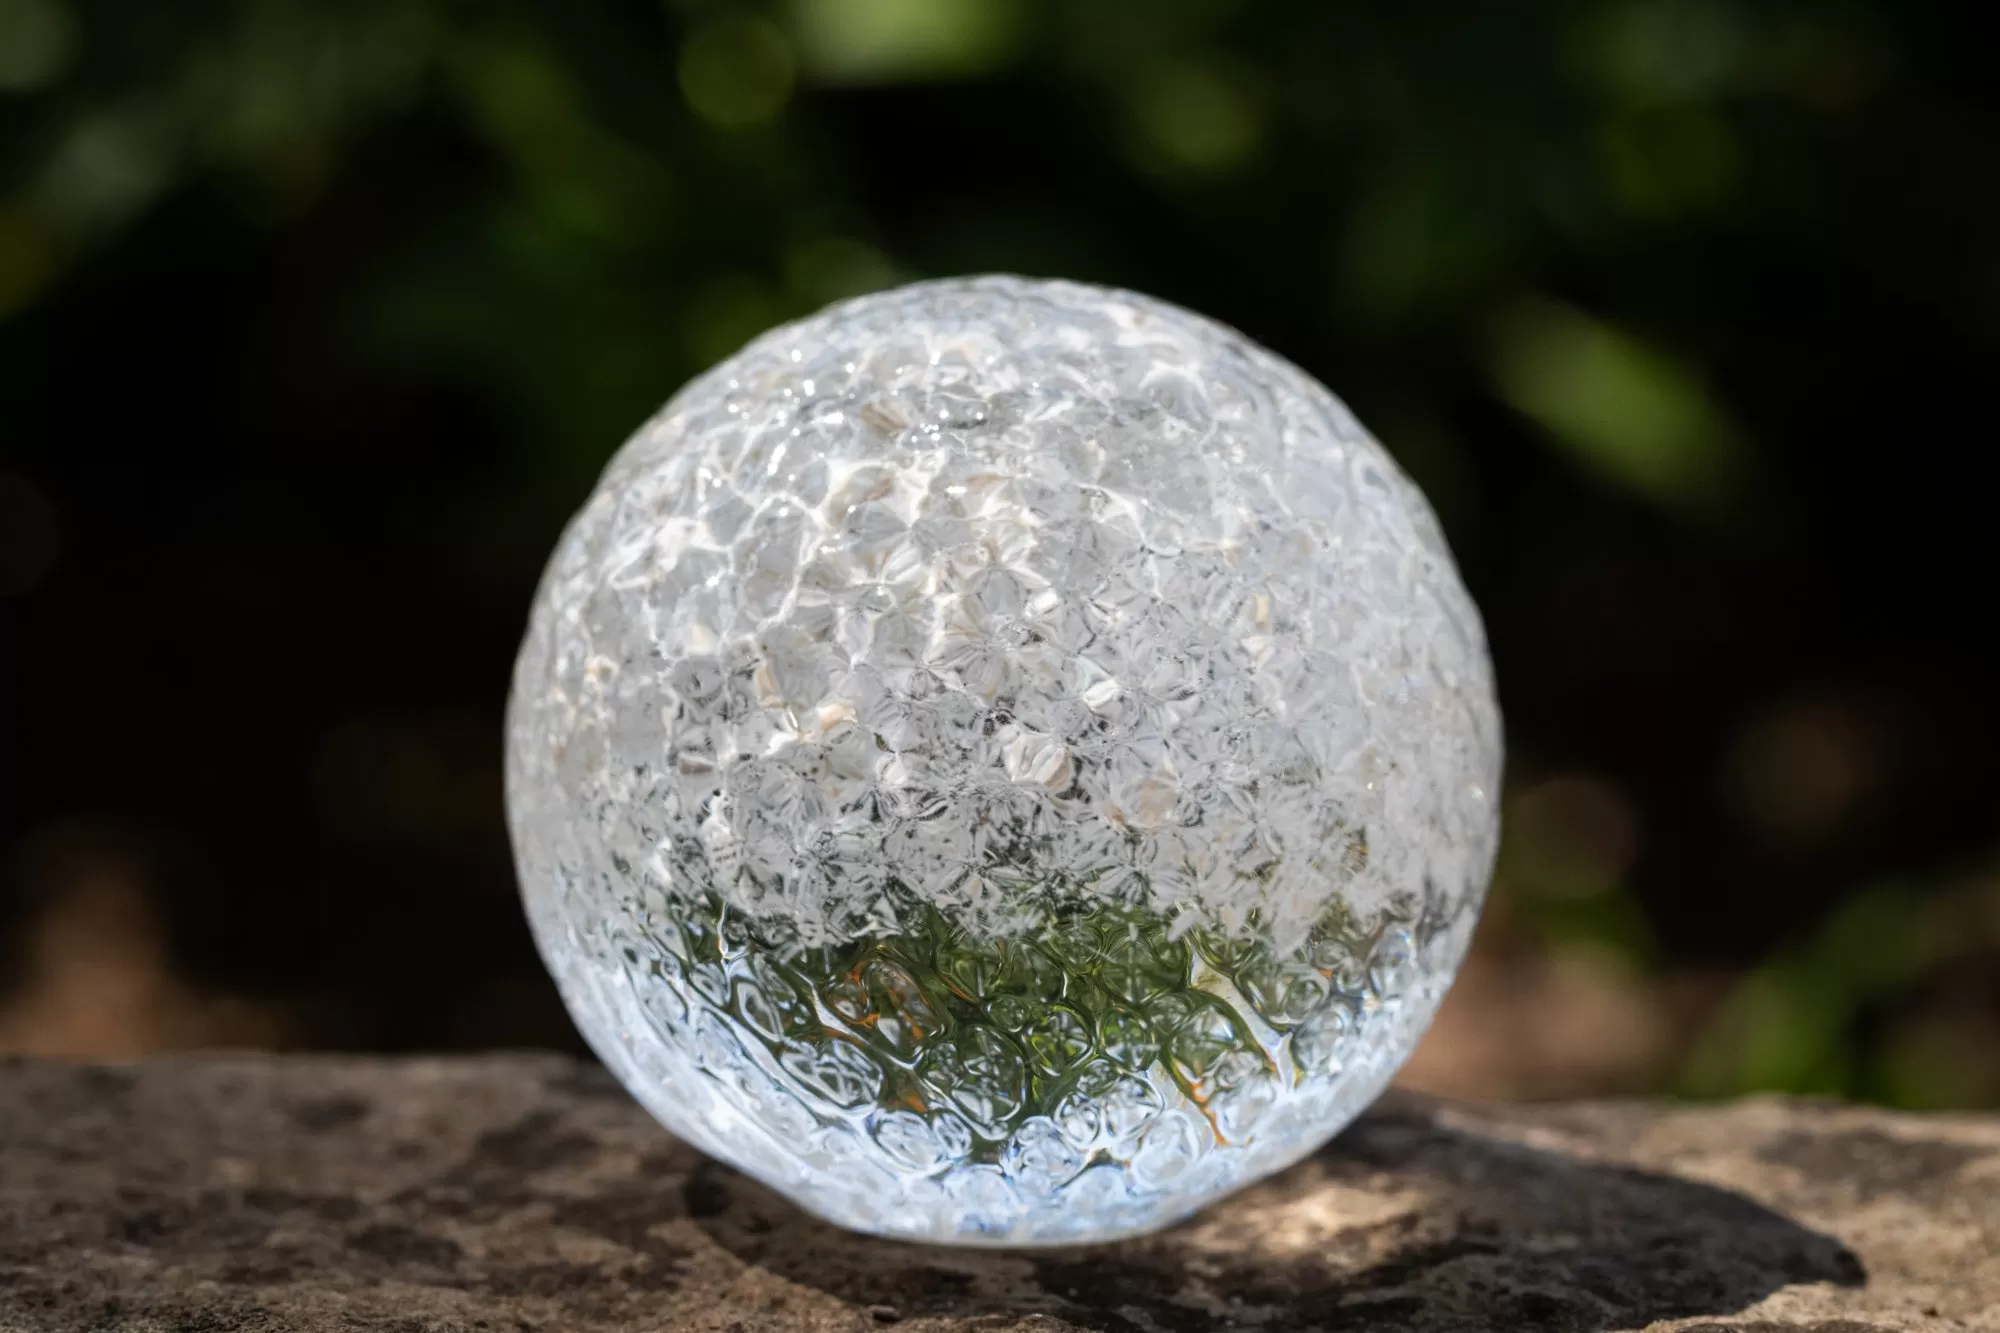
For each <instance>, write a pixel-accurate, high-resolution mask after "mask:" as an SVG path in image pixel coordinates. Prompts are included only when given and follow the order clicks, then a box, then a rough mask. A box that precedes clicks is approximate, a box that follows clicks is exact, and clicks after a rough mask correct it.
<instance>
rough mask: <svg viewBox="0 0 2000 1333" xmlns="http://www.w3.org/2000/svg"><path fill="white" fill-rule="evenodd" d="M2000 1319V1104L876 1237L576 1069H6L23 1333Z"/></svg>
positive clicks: (1730, 1127)
mask: <svg viewBox="0 0 2000 1333" xmlns="http://www.w3.org/2000/svg"><path fill="white" fill-rule="evenodd" d="M892 1324H893V1325H898V1326H899V1333H901V1330H911V1331H914V1330H930V1329H939V1330H942V1329H973V1328H977V1329H980V1330H982V1333H1000V1331H1001V1330H1007V1329H1024V1330H1025V1329H1035V1330H1058V1329H1070V1328H1078V1329H1097V1330H1105V1331H1106V1333H1192V1331H1193V1330H1206V1329H1246V1330H1247V1329H1260V1328H1283V1329H1325V1330H1339V1329H1368V1330H1404V1329H1408V1330H1419V1329H1423V1330H1429V1329H1438V1330H1444V1329H1450V1330H1466V1329H1505V1330H1534V1329H1552V1330H1553V1329H1563V1330H1610V1329H1640V1328H1673V1329H1681V1330H1719V1329H1734V1330H1760V1331H1764V1333H1771V1331H1775V1330H1780V1329H1786V1330H1813V1331H1814V1333H1865V1331H1867V1330H1878V1329H1930V1328H1936V1329H1991V1330H2000V1118H1994V1117H1978V1116H1948V1117H1947V1116H1938V1117H1918V1116H1909V1115H1898V1114H1892V1113H1889V1112H1883V1111H1875V1110H1867V1109H1861V1108H1853V1107H1842V1106H1834V1105H1820V1104H1804V1103H1797V1102H1782V1101H1775V1100H1760V1101H1752V1102H1746V1103H1741V1104H1738V1105H1733V1106H1726V1107H1689V1106H1671V1105H1660V1104H1641V1103H1611V1104H1569V1105H1557V1106H1539V1107H1517V1108H1504V1109H1503V1108H1478V1107H1466V1106H1455V1105H1450V1104H1446V1103H1439V1102H1433V1101H1422V1100H1418V1099H1415V1098H1410V1097H1403V1096H1396V1097H1391V1098H1390V1099H1388V1100H1387V1101H1385V1102H1384V1103H1382V1104H1381V1105H1379V1106H1378V1107H1377V1108H1376V1109H1375V1110H1373V1111H1372V1112H1370V1113H1369V1114H1368V1115H1367V1116H1365V1117H1364V1118H1363V1119H1362V1120H1361V1121H1360V1122H1359V1123H1358V1124H1356V1125H1355V1126H1354V1127H1353V1128H1352V1129H1350V1130H1349V1131H1348V1132H1347V1133H1345V1134H1343V1135H1342V1136H1341V1137H1340V1138H1339V1139H1338V1140H1337V1141H1336V1142H1335V1143H1334V1144H1333V1145H1331V1146H1330V1147H1328V1148H1327V1149H1325V1150H1324V1151H1322V1152H1320V1153H1319V1154H1318V1155H1316V1156H1315V1157H1313V1158H1312V1159H1311V1160H1309V1161H1307V1162H1305V1163H1303V1164H1301V1165H1300V1166H1298V1167H1296V1168H1294V1169H1293V1170H1291V1171H1289V1172H1286V1173H1285V1174H1284V1175H1282V1176H1280V1177H1278V1178H1277V1179H1275V1180H1272V1181H1270V1182H1267V1183H1266V1184H1264V1185H1262V1186H1259V1187H1256V1188H1254V1189H1251V1190H1249V1191H1246V1192H1245V1193H1242V1194H1239V1195H1237V1196H1236V1197H1234V1198H1232V1199H1230V1200H1228V1201H1226V1202H1224V1203H1222V1204H1220V1205H1218V1206H1217V1207H1215V1208H1213V1209H1211V1210H1209V1211H1208V1212H1207V1213H1204V1214H1202V1215H1201V1216H1200V1217H1198V1218H1196V1219H1195V1220H1193V1221H1192V1222H1189V1223H1187V1224H1184V1225H1182V1226H1180V1227H1178V1228H1176V1229H1174V1230H1172V1231H1170V1232H1167V1233H1166V1234H1163V1235H1160V1236H1155V1237H1152V1238H1149V1239H1146V1240H1140V1241H1132V1242H1127V1243H1124V1244H1119V1245H1113V1246H1105V1247H1101V1248H1096V1249H1089V1250H1041V1251H1012V1252H1008V1251H967V1250H942V1249H926V1248H921V1247H917V1246H911V1245H903V1244H895V1243H890V1242H885V1241H875V1240H869V1239H866V1238H864V1237H859V1236H853V1235H848V1234H846V1233H844V1232H841V1231H838V1230H835V1229H833V1228H831V1227H828V1226H825V1225H823V1224H821V1223H819V1222H816V1221H814V1220H813V1219H811V1218H809V1217H807V1216H805V1215H803V1214H802V1213H800V1212H799V1211H798V1210H797V1209H795V1208H793V1207H791V1206H790V1205H788V1204H786V1203H785V1202H783V1201H782V1200H780V1199H779V1198H777V1197H776V1196H774V1195H772V1194H771V1193H770V1192H769V1191H767V1190H765V1189H763V1188H761V1187H760V1186H758V1185H756V1184H754V1183H752V1182H750V1181H748V1180H746V1179H744V1178H743V1177H742V1176H739V1175H737V1174H736V1173H734V1172H732V1171H730V1170H728V1169H726V1168H724V1167H721V1166H718V1165H716V1164H714V1163H712V1162H708V1161H706V1160H704V1159H703V1158H701V1157H700V1156H698V1155H697V1154H695V1153H694V1152H693V1151H691V1150H690V1149H688V1148H686V1147H684V1146H682V1145H681V1144H680V1143H678V1142H677V1141H675V1140H674V1139H672V1138H670V1137H669V1136H668V1135H667V1134H666V1133H665V1132H664V1131H662V1130H661V1129H659V1128H658V1127H657V1126H655V1125H654V1124H653V1122H652V1121H650V1120H649V1119H647V1118H646V1116H645V1115H644V1114H643V1113H641V1112H640V1111H639V1110H638V1109H637V1108H636V1107H635V1106H634V1105H633V1104H632V1103H631V1102H630V1101H629V1100H627V1099H626V1097H625V1096H624V1094H623V1093H621V1092H620V1091H619V1090H618V1089H617V1088H616V1087H615V1086H614V1085H613V1084H612V1083H611V1082H610V1081H609V1080H608V1079H607V1078H606V1077H605V1076H604V1075H603V1074H601V1073H600V1072H598V1071H596V1070H595V1069H592V1068H589V1067H586V1066H584V1065H581V1064H577V1063H575V1062H572V1061H569V1060H565V1059H561V1058H556V1057H548V1056H492V1057H486V1058H478V1059H451V1060H388V1059H334V1058H317V1057H262V1056H242V1057H225V1058H204V1059H190V1060H161V1061H155V1062H149V1063H144V1064H137V1065H130V1066H119V1067H102V1066H99V1067H83V1066H68V1065H59V1064H38V1063H21V1062H13V1063H6V1062H0V1329H4V1330H6V1333H16V1331H17V1330H19V1331H21V1333H42V1331H44V1330H48V1331H51V1333H53V1331H55V1330H65V1331H66V1330H78V1331H80V1330H85V1329H89V1330H125V1329H132V1330H147V1331H148V1333H169V1331H172V1333H225V1331H230V1333H263V1331H265V1330H278V1329H301V1330H336V1329H338V1330H378V1329H379V1330H397V1331H398V1333H405V1331H407V1333H419V1331H420V1330H461V1329H465V1330H472V1329H490V1330H494V1331H495V1333H501V1331H503V1330H505V1331H512V1330H550V1333H592V1331H593V1330H606V1329H714V1330H728V1331H731V1333H733V1331H735V1330H749V1329H780V1330H818V1329H826V1330H835V1329H841V1330H880V1329H882V1328H883V1327H885V1326H888V1325H892Z"/></svg>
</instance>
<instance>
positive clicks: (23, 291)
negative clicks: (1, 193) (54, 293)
mask: <svg viewBox="0 0 2000 1333" xmlns="http://www.w3.org/2000/svg"><path fill="white" fill-rule="evenodd" d="M55 269H56V256H55V245H54V242H53V240H52V239H51V238H50V236H49V234H48V232H47V231H46V230H45V229H44V228H43V227H42V226H41V225H40V224H39V223H38V222H37V221H36V220H35V219H34V218H33V217H31V216H29V215H27V214H24V213H19V212H9V211H7V210H5V209H0V319H5V318H7V317H8V316H9V315H11V314H13V313H14V312H15V311H17V310H21V309H24V308H25V307H26V306H27V305H28V303H29V302H31V301H33V300H34V299H35V298H36V297H37V296H39V295H40V294H41V292H42V289H43V288H44V287H46V286H47V285H48V282H49V279H50V277H52V276H53V275H54V273H55Z"/></svg>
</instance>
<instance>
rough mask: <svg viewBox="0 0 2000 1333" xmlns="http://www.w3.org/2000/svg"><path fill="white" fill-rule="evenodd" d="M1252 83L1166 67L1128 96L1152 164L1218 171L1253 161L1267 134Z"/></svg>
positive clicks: (1217, 71)
mask: <svg viewBox="0 0 2000 1333" xmlns="http://www.w3.org/2000/svg"><path fill="white" fill-rule="evenodd" d="M1253 93H1254V89H1253V88H1252V87H1251V86H1250V84H1249V81H1248V80H1247V79H1245V78H1243V77H1241V76H1238V75H1235V74H1233V73H1232V72H1230V71H1227V70H1224V69H1221V68H1218V67H1216V66H1213V65H1208V64H1190V63H1175V64H1168V65H1163V66H1161V67H1159V68H1157V69H1154V70H1152V71H1150V72H1148V73H1147V74H1146V75H1144V76H1143V77H1141V78H1140V79H1138V80H1137V81H1136V82H1135V83H1134V84H1133V85H1132V87H1131V90H1130V92H1129V94H1128V110H1129V114H1130V116H1131V118H1132V124H1133V128H1134V130H1135V131H1136V132H1137V134H1138V136H1139V139H1140V141H1141V143H1142V145H1143V146H1144V148H1145V149H1146V150H1147V152H1146V154H1145V156H1146V157H1147V158H1148V159H1150V160H1151V161H1152V162H1157V163H1159V164H1160V165H1164V166H1168V167H1171V168H1180V169H1185V170H1190V171H1217V170H1221V169H1223V168H1226V167H1231V166H1234V165H1236V164H1237V163H1239V162H1241V161H1243V160H1244V159H1245V158H1246V157H1248V156H1249V155H1250V154H1251V152H1252V151H1253V150H1255V148H1256V146H1257V141H1258V138H1259V137H1260V135H1261V134H1262V131H1263V123H1262V117H1261V115H1260V113H1259V109H1258V106H1257V101H1256V98H1255V97H1254V96H1253Z"/></svg>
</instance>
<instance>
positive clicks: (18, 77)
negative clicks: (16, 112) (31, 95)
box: [0, 0, 76, 93]
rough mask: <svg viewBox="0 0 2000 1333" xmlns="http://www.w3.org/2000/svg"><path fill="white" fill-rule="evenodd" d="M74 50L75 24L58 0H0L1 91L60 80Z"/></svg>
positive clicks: (17, 90)
mask: <svg viewBox="0 0 2000 1333" xmlns="http://www.w3.org/2000/svg"><path fill="white" fill-rule="evenodd" d="M75 52H76V23H75V21H74V20H72V19H71V18H70V15H69V11H68V10H67V9H65V8H63V6H62V5H61V4H59V3H57V0H0V93H26V92H33V91H34V90H36V89H38V88H42V87H45V86H47V85H48V84H51V83H54V82H55V81H56V80H57V79H60V78H61V77H62V76H63V74H64V73H66V72H67V71H68V69H69V66H70V60H71V57H72V56H73V55H74V54H75Z"/></svg>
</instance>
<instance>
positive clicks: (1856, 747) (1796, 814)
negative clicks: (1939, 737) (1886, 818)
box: [1729, 703, 1876, 846]
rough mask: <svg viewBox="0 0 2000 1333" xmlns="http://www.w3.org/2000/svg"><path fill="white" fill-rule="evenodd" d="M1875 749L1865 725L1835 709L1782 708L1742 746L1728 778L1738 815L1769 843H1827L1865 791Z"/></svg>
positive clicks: (1760, 723) (1830, 706)
mask: <svg viewBox="0 0 2000 1333" xmlns="http://www.w3.org/2000/svg"><path fill="white" fill-rule="evenodd" d="M1873 748H1874V747H1873V746H1872V745H1871V743H1870V737H1869V736H1868V734H1867V732H1866V730H1865V728H1864V727H1863V725H1862V724H1861V722H1860V720H1859V719H1858V718H1856V717H1855V716H1854V715H1853V714H1852V713H1851V712H1849V711H1847V710H1845V709H1842V708H1840V707H1838V706H1837V705H1834V704H1826V703H1801V704H1794V705H1789V706H1787V707H1784V708H1780V709H1778V710H1776V711H1774V712H1772V713H1770V714H1767V715H1766V716H1764V717H1762V718H1759V719H1758V720H1757V721H1756V722H1755V723H1753V724H1752V726H1751V727H1750V729H1749V730H1748V731H1747V732H1746V733H1745V734H1744V735H1743V736H1742V737H1741V739H1739V740H1738V742H1737V744H1736V747H1735V753H1734V754H1733V755H1732V757H1731V760H1730V773H1729V785H1730V789H1731V794H1732V795H1733V797H1734V798H1735V799H1734V804H1735V808H1736V810H1737V812H1738V814H1739V816H1740V817H1741V818H1742V819H1743V821H1744V822H1745V823H1746V824H1748V825H1749V826H1750V827H1751V828H1753V829H1754V830H1756V831H1757V833H1759V834H1760V835H1762V836H1763V837H1764V838H1765V839H1766V840H1767V841H1770V842H1773V843H1777V844H1780V845H1785V846H1798V845H1801V844H1805V843H1810V842H1813V841H1815V840H1817V839H1820V838H1823V837H1825V836H1827V835H1828V834H1829V833H1832V832H1833V831H1834V830H1835V829H1836V828H1838V827H1839V826H1840V825H1841V823H1842V822H1843V821H1844V820H1845V819H1846V818H1847V817H1848V816H1849V815H1850V814H1851V813H1852V811H1853V809H1854V806H1855V804H1856V802H1857V800H1858V799H1859V798H1860V797H1861V795H1862V793H1863V792H1864V790H1865V789H1866V787H1867V785H1868V782H1869V778H1870V776H1871V773H1872V770H1873V769H1874V767H1875V763H1876V760H1875V756H1874V754H1873V753H1872V751H1873Z"/></svg>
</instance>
